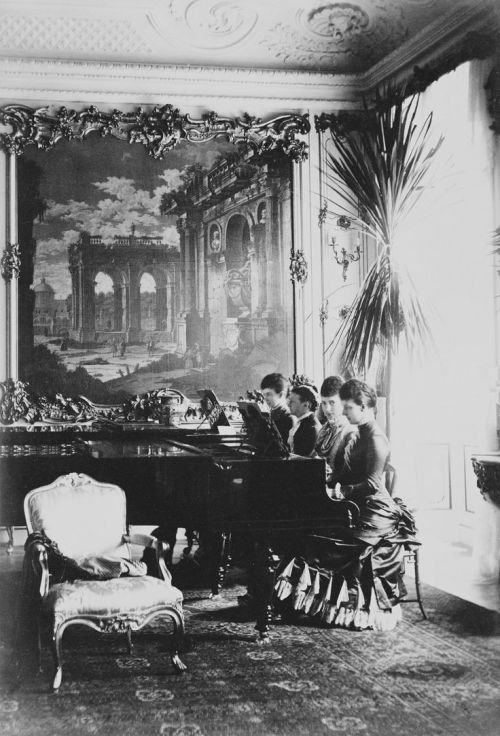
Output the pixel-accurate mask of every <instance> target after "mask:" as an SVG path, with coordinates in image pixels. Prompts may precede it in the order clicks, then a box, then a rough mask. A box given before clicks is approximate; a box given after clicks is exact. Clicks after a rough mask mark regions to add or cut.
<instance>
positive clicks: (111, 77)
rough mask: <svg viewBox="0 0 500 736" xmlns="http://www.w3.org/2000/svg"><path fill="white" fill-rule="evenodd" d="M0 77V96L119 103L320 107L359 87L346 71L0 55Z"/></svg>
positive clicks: (289, 107)
mask: <svg viewBox="0 0 500 736" xmlns="http://www.w3.org/2000/svg"><path fill="white" fill-rule="evenodd" d="M0 79H1V80H2V83H0V97H3V98H4V99H14V100H16V101H17V100H26V99H34V100H40V99H51V100H58V101H62V100H68V101H69V100H71V101H74V100H75V99H78V100H84V101H85V100H86V101H89V102H94V101H96V100H98V99H99V100H106V101H108V102H111V103H113V102H115V101H117V102H119V103H120V104H123V103H124V102H133V103H146V102H148V101H149V100H151V99H153V100H154V101H157V100H162V99H164V98H165V96H166V95H168V98H169V99H170V100H174V101H175V104H181V103H182V102H183V101H187V102H191V104H192V103H193V101H194V102H195V104H202V105H207V104H208V102H207V101H208V100H210V99H221V100H231V101H232V102H231V107H232V109H234V101H235V100H241V101H242V102H243V103H244V101H247V100H249V99H252V100H262V101H269V100H273V101H275V100H281V101H286V109H287V110H290V109H291V108H293V107H298V108H300V109H303V108H304V107H305V106H307V104H308V103H310V102H313V103H323V106H324V102H325V100H331V99H342V100H346V101H347V100H349V99H350V98H351V97H352V91H353V90H356V89H357V87H358V82H357V78H356V77H355V75H350V74H347V75H332V74H327V73H324V72H302V71H281V70H276V69H243V68H229V67H202V66H187V65H186V66H184V65H171V66H170V65H165V64H144V63H142V64H141V63H138V64H130V63H123V64H120V63H114V62H83V61H60V60H53V59H51V60H45V59H30V58H12V57H3V58H2V57H0ZM244 104H245V103H244ZM275 109H276V108H275Z"/></svg>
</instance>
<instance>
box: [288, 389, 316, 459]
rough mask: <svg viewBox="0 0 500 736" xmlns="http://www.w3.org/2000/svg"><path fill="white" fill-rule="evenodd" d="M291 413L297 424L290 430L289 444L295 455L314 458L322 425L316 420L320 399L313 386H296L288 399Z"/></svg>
mask: <svg viewBox="0 0 500 736" xmlns="http://www.w3.org/2000/svg"><path fill="white" fill-rule="evenodd" d="M288 403H289V406H290V413H291V414H292V415H293V416H294V417H296V419H297V422H296V424H295V425H294V426H293V427H292V429H291V430H290V434H289V436H288V444H289V446H290V450H291V451H292V452H293V453H294V454H295V455H302V456H304V457H314V456H315V454H316V450H315V447H316V442H317V439H318V435H319V432H320V429H321V424H320V423H319V421H318V419H317V418H316V415H315V411H316V409H317V408H318V397H317V392H316V388H315V386H313V385H312V384H300V383H299V384H295V385H294V386H293V387H292V390H291V392H290V397H289V399H288Z"/></svg>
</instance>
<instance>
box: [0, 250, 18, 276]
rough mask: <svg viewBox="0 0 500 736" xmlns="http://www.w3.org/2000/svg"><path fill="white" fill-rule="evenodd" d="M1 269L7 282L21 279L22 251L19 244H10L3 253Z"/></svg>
mask: <svg viewBox="0 0 500 736" xmlns="http://www.w3.org/2000/svg"><path fill="white" fill-rule="evenodd" d="M0 269H1V272H2V277H3V278H4V279H5V281H11V280H12V279H13V278H15V279H17V278H19V272H20V270H21V251H20V248H19V243H9V244H8V245H7V247H6V248H5V250H4V252H3V253H2V258H1V264H0Z"/></svg>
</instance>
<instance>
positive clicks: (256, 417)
mask: <svg viewBox="0 0 500 736" xmlns="http://www.w3.org/2000/svg"><path fill="white" fill-rule="evenodd" d="M238 408H239V410H240V414H241V416H242V418H243V422H244V425H245V429H246V433H247V437H248V441H249V443H250V444H251V445H253V446H254V447H255V449H256V450H257V454H259V455H261V456H262V457H288V456H289V455H290V450H289V449H288V447H287V445H286V444H285V442H284V441H283V438H282V436H281V434H280V433H279V430H278V427H277V426H276V425H275V423H274V422H273V420H272V419H271V417H270V416H269V415H267V414H264V413H263V412H262V411H261V408H260V406H259V405H258V403H257V402H256V401H238Z"/></svg>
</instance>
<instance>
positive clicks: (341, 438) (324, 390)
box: [316, 376, 356, 480]
mask: <svg viewBox="0 0 500 736" xmlns="http://www.w3.org/2000/svg"><path fill="white" fill-rule="evenodd" d="M343 383H344V379H343V378H341V376H328V377H327V378H325V380H324V381H323V383H322V384H321V389H320V397H321V404H320V408H321V412H322V414H323V416H324V418H325V423H324V424H323V426H322V427H321V429H320V432H319V435H318V439H317V440H316V454H317V455H319V457H322V458H324V459H325V460H326V463H327V478H328V480H329V479H330V477H331V474H332V470H333V468H334V466H335V458H336V457H337V455H338V454H339V453H340V454H341V455H342V453H343V452H344V447H345V445H346V444H347V442H348V441H349V439H350V438H351V436H352V435H353V434H354V432H355V431H356V430H355V427H353V426H352V424H349V422H348V420H347V417H346V416H345V414H344V404H343V402H342V399H341V398H340V396H339V391H340V389H341V387H342V385H343Z"/></svg>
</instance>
